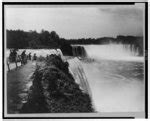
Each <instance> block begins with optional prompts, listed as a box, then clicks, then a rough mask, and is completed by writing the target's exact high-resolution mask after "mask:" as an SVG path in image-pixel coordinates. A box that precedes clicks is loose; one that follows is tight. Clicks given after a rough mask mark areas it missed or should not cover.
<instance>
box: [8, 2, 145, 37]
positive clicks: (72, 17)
mask: <svg viewBox="0 0 150 121" xmlns="http://www.w3.org/2000/svg"><path fill="white" fill-rule="evenodd" d="M143 10H144V6H143V5H142V4H140V3H138V4H135V5H121V6H120V5H109V6H108V5H105V6H104V5H95V6H92V5H91V6H81V5H80V6H79V5H78V6H52V5H51V6H50V5H47V6H42V5H41V6H35V5H34V6H29V5H28V6H27V5H26V6H25V5H24V6H21V5H20V6H11V5H7V6H6V7H5V28H6V29H12V30H16V29H21V30H24V31H29V30H36V31H37V32H41V30H42V29H44V30H48V31H49V32H50V31H56V33H57V34H58V35H59V36H60V37H62V38H66V39H70V38H72V39H73V38H99V37H104V36H105V37H106V36H107V37H108V36H109V37H116V36H117V35H134V36H142V35H143V25H144V23H143V22H144V14H143V13H144V11H143Z"/></svg>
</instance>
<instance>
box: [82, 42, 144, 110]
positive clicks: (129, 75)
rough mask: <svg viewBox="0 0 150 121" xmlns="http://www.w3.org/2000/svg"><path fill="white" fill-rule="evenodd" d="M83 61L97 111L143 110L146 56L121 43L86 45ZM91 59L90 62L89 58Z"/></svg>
mask: <svg viewBox="0 0 150 121" xmlns="http://www.w3.org/2000/svg"><path fill="white" fill-rule="evenodd" d="M83 47H84V48H85V51H86V53H87V56H88V57H87V58H88V59H83V60H82V66H83V68H84V72H85V74H86V76H87V79H88V82H89V85H90V88H91V91H92V97H93V102H94V104H95V108H96V111H98V112H144V98H145V97H144V90H145V89H144V57H140V56H138V50H134V49H131V48H130V46H128V45H127V46H123V45H121V44H119V45H118V44H117V45H115V44H110V45H83ZM89 59H91V61H89Z"/></svg>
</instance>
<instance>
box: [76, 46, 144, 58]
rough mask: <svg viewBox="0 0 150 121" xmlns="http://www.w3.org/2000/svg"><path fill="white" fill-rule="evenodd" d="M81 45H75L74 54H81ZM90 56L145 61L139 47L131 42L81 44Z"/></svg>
mask: <svg viewBox="0 0 150 121" xmlns="http://www.w3.org/2000/svg"><path fill="white" fill-rule="evenodd" d="M78 47H79V46H73V53H75V54H74V55H78V56H80V54H79V52H78V49H77V48H78ZM81 47H82V48H84V49H82V50H84V51H85V53H86V55H85V56H87V57H88V58H92V59H95V60H116V61H118V60H122V61H144V57H142V56H139V55H140V52H139V49H138V48H135V47H134V46H133V45H130V44H113V43H111V44H104V45H80V48H81Z"/></svg>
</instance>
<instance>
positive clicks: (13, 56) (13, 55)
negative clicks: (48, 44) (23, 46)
mask: <svg viewBox="0 0 150 121" xmlns="http://www.w3.org/2000/svg"><path fill="white" fill-rule="evenodd" d="M17 51H18V50H17V49H11V50H10V54H9V61H10V62H21V65H23V64H26V63H27V60H36V59H37V56H36V54H35V53H34V55H33V59H32V56H31V53H29V54H26V50H24V51H23V52H22V53H21V55H19V54H18V53H17Z"/></svg>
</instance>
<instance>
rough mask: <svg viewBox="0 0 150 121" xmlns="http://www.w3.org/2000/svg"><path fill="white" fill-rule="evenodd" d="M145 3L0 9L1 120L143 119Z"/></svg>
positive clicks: (20, 6)
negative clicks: (0, 42)
mask: <svg viewBox="0 0 150 121" xmlns="http://www.w3.org/2000/svg"><path fill="white" fill-rule="evenodd" d="M145 9H146V8H145V3H131V4H115V3H114V4H109V3H108V4H100V3H99V4H89V5H88V4H84V3H82V4H75V5H74V4H65V3H63V4H50V3H48V4H46V3H45V4H34V3H32V4H18V5H17V4H5V5H4V66H5V68H4V116H5V117H47V118H51V117H106V118H107V117H130V118H134V117H135V118H145V115H146V114H145V80H146V79H145V41H146V40H145Z"/></svg>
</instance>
